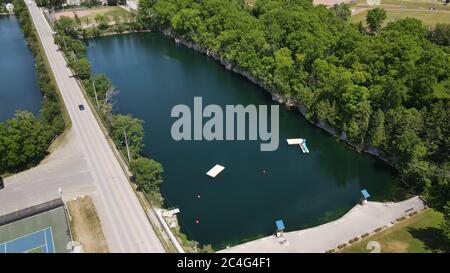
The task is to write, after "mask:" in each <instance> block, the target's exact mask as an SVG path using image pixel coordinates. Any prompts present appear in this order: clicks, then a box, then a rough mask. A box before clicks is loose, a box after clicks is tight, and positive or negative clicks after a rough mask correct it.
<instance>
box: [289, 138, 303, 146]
mask: <svg viewBox="0 0 450 273" xmlns="http://www.w3.org/2000/svg"><path fill="white" fill-rule="evenodd" d="M286 140H287V143H288V145H300V144H301V143H302V142H303V141H304V139H303V138H291V139H286Z"/></svg>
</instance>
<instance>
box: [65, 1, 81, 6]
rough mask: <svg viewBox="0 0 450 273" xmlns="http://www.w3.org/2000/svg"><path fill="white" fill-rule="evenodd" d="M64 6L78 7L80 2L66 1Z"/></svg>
mask: <svg viewBox="0 0 450 273" xmlns="http://www.w3.org/2000/svg"><path fill="white" fill-rule="evenodd" d="M66 5H68V6H79V5H81V0H67V1H66Z"/></svg>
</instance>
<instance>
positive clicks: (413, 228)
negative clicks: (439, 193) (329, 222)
mask: <svg viewBox="0 0 450 273" xmlns="http://www.w3.org/2000/svg"><path fill="white" fill-rule="evenodd" d="M443 222H444V218H443V214H442V213H440V212H437V211H435V210H433V209H427V210H425V211H423V212H421V213H419V214H417V215H415V216H413V217H411V218H409V219H407V220H405V221H403V222H401V223H398V224H396V225H395V226H393V227H391V228H388V229H386V230H384V231H382V232H380V233H377V234H375V235H373V236H370V237H368V238H365V239H363V240H361V241H360V242H358V243H355V244H353V245H351V246H349V247H347V248H345V249H344V250H342V251H341V252H343V253H368V252H370V251H371V250H370V249H367V244H368V243H369V242H370V241H376V242H378V243H379V244H380V247H381V248H380V250H381V252H386V253H393V252H408V253H435V252H438V253H439V252H450V242H449V240H448V238H447V237H446V236H445V235H444V234H443V231H442V229H441V225H442V223H443Z"/></svg>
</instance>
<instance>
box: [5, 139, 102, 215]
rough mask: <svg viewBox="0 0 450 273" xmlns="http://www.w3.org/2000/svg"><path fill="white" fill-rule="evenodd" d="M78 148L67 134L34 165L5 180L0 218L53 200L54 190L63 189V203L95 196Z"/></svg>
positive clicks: (76, 142)
mask: <svg viewBox="0 0 450 273" xmlns="http://www.w3.org/2000/svg"><path fill="white" fill-rule="evenodd" d="M79 147H80V145H79V143H78V139H77V137H76V135H75V132H73V131H69V133H68V134H67V135H65V136H64V139H63V141H62V142H61V143H59V144H58V147H57V148H56V150H55V151H53V152H52V153H51V154H50V155H49V156H48V157H47V158H45V159H44V160H43V161H42V162H41V163H40V164H39V165H38V166H36V167H34V168H31V169H29V170H26V171H23V172H20V173H18V174H15V175H13V176H10V177H8V178H6V179H5V188H4V189H3V190H1V191H0V200H1V206H0V215H4V214H7V213H10V212H15V211H17V210H20V209H24V208H28V207H31V206H34V205H36V204H41V203H44V202H47V201H50V200H53V199H56V198H58V197H59V196H60V194H59V192H58V188H62V189H63V196H62V197H63V199H64V200H70V199H73V198H75V197H80V196H81V195H95V184H94V179H93V178H92V175H91V171H90V169H89V166H88V165H87V162H86V159H85V157H84V156H83V154H82V152H81V150H80V148H79ZM67 166H70V171H68V168H67Z"/></svg>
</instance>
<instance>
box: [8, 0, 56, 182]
mask: <svg viewBox="0 0 450 273" xmlns="http://www.w3.org/2000/svg"><path fill="white" fill-rule="evenodd" d="M13 4H14V7H15V9H14V11H15V13H16V15H17V17H18V20H19V22H20V25H21V27H22V30H23V33H24V35H25V38H26V41H27V43H28V46H29V48H30V50H31V52H32V54H33V56H34V58H35V61H36V73H37V76H38V84H39V87H40V89H41V92H42V94H43V96H44V100H43V102H42V105H41V110H40V114H39V116H38V117H35V116H34V115H33V114H32V113H29V112H22V111H18V112H17V113H16V115H15V117H14V118H12V119H10V120H7V121H4V122H2V123H0V174H1V173H4V172H17V171H20V170H23V169H26V168H28V167H30V166H32V165H34V164H37V163H38V162H39V161H40V160H41V159H42V158H43V157H44V156H45V155H46V153H47V148H48V147H49V145H50V143H51V142H52V140H53V139H54V138H55V137H56V136H58V135H59V134H60V133H61V132H62V131H63V130H64V128H65V123H64V120H63V118H62V112H61V104H60V101H59V100H60V99H59V95H58V93H57V90H56V88H55V86H54V85H53V84H52V82H51V77H50V74H49V73H51V71H48V70H47V68H46V64H45V56H43V55H42V54H43V53H42V52H41V51H40V49H39V41H38V40H37V38H36V36H35V35H36V34H35V32H34V29H33V25H32V22H31V19H30V16H29V14H28V10H27V8H26V6H25V4H24V2H23V1H14V2H13Z"/></svg>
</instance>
